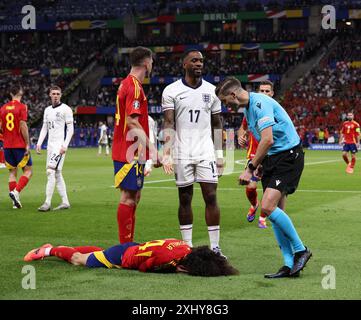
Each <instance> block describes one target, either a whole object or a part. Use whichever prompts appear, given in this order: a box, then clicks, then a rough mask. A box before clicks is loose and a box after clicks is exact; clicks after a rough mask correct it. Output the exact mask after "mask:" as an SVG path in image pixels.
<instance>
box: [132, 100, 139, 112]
mask: <svg viewBox="0 0 361 320" xmlns="http://www.w3.org/2000/svg"><path fill="white" fill-rule="evenodd" d="M133 108H134V109H135V110H138V109H139V108H140V102H139V100H134V102H133Z"/></svg>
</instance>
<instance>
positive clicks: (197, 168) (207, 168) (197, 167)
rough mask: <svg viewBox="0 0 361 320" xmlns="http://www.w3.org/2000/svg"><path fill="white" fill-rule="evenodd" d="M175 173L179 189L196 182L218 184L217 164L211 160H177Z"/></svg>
mask: <svg viewBox="0 0 361 320" xmlns="http://www.w3.org/2000/svg"><path fill="white" fill-rule="evenodd" d="M175 163H176V164H175V165H174V173H175V180H176V185H177V187H180V188H182V187H187V186H190V185H192V184H193V183H195V182H205V183H218V171H217V164H216V161H215V160H214V159H209V160H196V161H194V160H193V161H189V160H176V161H175Z"/></svg>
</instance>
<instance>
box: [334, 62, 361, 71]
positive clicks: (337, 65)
mask: <svg viewBox="0 0 361 320" xmlns="http://www.w3.org/2000/svg"><path fill="white" fill-rule="evenodd" d="M329 67H330V68H331V69H336V68H338V69H345V68H361V61H336V60H331V61H330V63H329Z"/></svg>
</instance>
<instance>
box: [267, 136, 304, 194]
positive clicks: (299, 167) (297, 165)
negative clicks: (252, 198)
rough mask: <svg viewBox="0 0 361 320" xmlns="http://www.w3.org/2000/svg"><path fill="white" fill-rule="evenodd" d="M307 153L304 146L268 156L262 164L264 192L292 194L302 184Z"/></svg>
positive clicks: (300, 145)
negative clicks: (273, 190) (269, 189)
mask: <svg viewBox="0 0 361 320" xmlns="http://www.w3.org/2000/svg"><path fill="white" fill-rule="evenodd" d="M304 161H305V153H304V151H303V148H302V144H301V143H300V144H299V145H297V146H295V147H293V148H292V149H289V150H286V151H282V152H280V153H277V154H274V155H271V156H266V157H265V158H264V160H263V162H262V165H263V176H262V180H261V181H262V187H263V191H265V190H266V189H267V188H272V189H277V190H279V191H280V192H281V193H282V194H286V195H287V194H292V193H294V192H295V191H296V189H297V186H298V183H299V182H300V178H301V174H302V171H303V167H304Z"/></svg>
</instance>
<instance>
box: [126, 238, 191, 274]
mask: <svg viewBox="0 0 361 320" xmlns="http://www.w3.org/2000/svg"><path fill="white" fill-rule="evenodd" d="M191 250H192V249H191V248H190V247H189V246H188V245H187V244H186V243H185V242H184V241H182V240H177V239H164V240H153V241H149V242H146V243H142V244H139V245H137V246H134V247H129V248H128V249H127V250H126V251H125V253H124V255H123V257H122V268H128V269H138V270H139V271H143V272H146V271H152V269H154V268H155V267H159V266H164V265H173V266H175V265H176V264H177V261H179V260H180V259H182V258H184V257H185V256H186V255H187V254H189V253H190V252H191Z"/></svg>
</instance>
